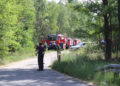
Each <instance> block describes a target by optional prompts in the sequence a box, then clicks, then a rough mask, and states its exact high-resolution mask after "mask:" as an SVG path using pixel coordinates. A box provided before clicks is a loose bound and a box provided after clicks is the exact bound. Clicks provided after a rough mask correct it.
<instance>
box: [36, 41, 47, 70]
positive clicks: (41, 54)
mask: <svg viewBox="0 0 120 86" xmlns="http://www.w3.org/2000/svg"><path fill="white" fill-rule="evenodd" d="M36 50H37V51H38V68H39V69H38V71H42V70H43V59H44V53H45V47H44V45H42V43H39V46H38V47H37V48H36Z"/></svg>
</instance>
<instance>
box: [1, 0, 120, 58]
mask: <svg viewBox="0 0 120 86" xmlns="http://www.w3.org/2000/svg"><path fill="white" fill-rule="evenodd" d="M56 32H58V33H61V34H64V35H66V36H69V37H76V38H80V39H84V41H88V40H90V41H94V42H96V43H99V42H100V40H102V39H105V41H106V44H105V46H104V47H105V59H106V60H110V59H111V58H112V52H115V53H116V58H118V57H119V56H118V52H119V49H120V38H119V37H120V1H119V0H102V1H100V0H94V1H92V0H88V1H86V2H82V3H81V2H79V1H77V0H68V1H67V0H60V1H59V3H56V2H53V1H52V2H48V1H46V0H0V58H1V59H2V58H4V57H5V56H7V55H9V54H10V53H15V52H19V51H20V50H23V51H24V50H25V49H26V48H27V49H34V45H35V44H37V43H39V42H40V41H41V40H42V39H44V38H46V36H47V35H48V34H56Z"/></svg>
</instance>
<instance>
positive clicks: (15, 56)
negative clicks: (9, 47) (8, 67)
mask: <svg viewBox="0 0 120 86" xmlns="http://www.w3.org/2000/svg"><path fill="white" fill-rule="evenodd" d="M34 56H35V51H34V50H33V49H24V50H21V51H18V52H15V53H9V54H8V55H7V56H6V57H4V58H2V59H0V65H5V64H8V63H11V62H15V61H19V60H24V59H27V58H32V57H34Z"/></svg>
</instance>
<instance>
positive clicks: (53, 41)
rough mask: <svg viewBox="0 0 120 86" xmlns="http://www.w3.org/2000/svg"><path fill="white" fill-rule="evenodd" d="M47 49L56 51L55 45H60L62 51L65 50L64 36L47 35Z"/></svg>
mask: <svg viewBox="0 0 120 86" xmlns="http://www.w3.org/2000/svg"><path fill="white" fill-rule="evenodd" d="M46 42H47V45H48V49H56V45H58V44H59V45H60V46H61V48H62V49H65V36H64V35H62V34H57V35H48V39H47V41H46Z"/></svg>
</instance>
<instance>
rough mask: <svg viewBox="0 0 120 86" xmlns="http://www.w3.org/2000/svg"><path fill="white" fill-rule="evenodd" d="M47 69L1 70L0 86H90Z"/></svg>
mask: <svg viewBox="0 0 120 86" xmlns="http://www.w3.org/2000/svg"><path fill="white" fill-rule="evenodd" d="M82 84H83V83H82V82H81V85H79V83H78V81H77V80H72V79H70V78H68V77H67V78H65V76H63V75H62V74H59V73H57V72H55V71H52V70H49V69H45V70H44V71H37V70H36V69H0V86H88V85H82Z"/></svg>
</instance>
